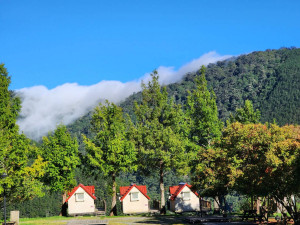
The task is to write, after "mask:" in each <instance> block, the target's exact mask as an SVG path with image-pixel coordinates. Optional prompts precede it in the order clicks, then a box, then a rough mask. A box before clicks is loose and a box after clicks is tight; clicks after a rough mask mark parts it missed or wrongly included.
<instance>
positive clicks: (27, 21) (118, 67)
mask: <svg viewBox="0 0 300 225" xmlns="http://www.w3.org/2000/svg"><path fill="white" fill-rule="evenodd" d="M0 10H1V12H0V32H1V33H0V43H1V51H0V62H2V63H5V65H6V67H7V69H8V71H9V72H10V75H11V76H12V84H11V89H20V88H23V87H32V86H36V85H44V86H45V87H47V88H49V89H52V88H55V87H56V86H58V85H62V84H64V83H68V82H71V83H72V82H76V83H78V84H80V85H92V84H95V83H98V82H100V81H101V80H119V81H121V82H128V81H131V80H134V79H138V78H140V77H142V76H143V75H144V74H145V73H147V72H149V71H152V70H153V69H155V68H158V67H159V66H173V67H174V68H175V69H178V68H180V67H181V66H182V65H184V64H186V63H188V62H190V61H192V60H193V59H196V58H198V57H200V56H201V55H203V54H205V53H207V52H210V51H216V52H218V53H219V54H220V55H239V54H243V53H249V52H252V51H259V50H266V49H278V48H280V47H283V46H285V47H290V46H296V47H300V23H299V21H300V1H298V0H290V1H289V0H284V1H283V0H282V1H279V0H264V1H263V0H251V1H247V0H235V1H234V0H227V1H221V0H219V1H217V0H198V1H193V0H192V1H182V0H181V1H179V0H172V1H169V0H165V1H156V0H151V1H143V0H136V1H130V0H129V1H121V0H119V1H115V0H110V1H102V0H85V1H83V0H78V1H77V0H72V1H69V0H63V1H62V0H51V1H50V0H42V1H41V0H26V1H24V0H13V1H12V0H0Z"/></svg>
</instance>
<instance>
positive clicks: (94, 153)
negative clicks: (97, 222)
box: [84, 102, 137, 216]
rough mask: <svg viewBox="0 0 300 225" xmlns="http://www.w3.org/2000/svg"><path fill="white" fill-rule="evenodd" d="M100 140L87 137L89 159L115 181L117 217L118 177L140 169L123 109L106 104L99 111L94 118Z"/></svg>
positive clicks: (114, 204) (114, 202)
mask: <svg viewBox="0 0 300 225" xmlns="http://www.w3.org/2000/svg"><path fill="white" fill-rule="evenodd" d="M92 125H93V129H94V131H95V132H96V136H95V137H94V138H93V139H88V138H87V137H85V136H84V143H85V146H86V151H87V157H88V160H89V163H90V165H91V166H93V167H94V168H96V169H99V170H100V171H101V172H103V173H104V175H106V176H108V177H111V178H112V204H111V211H110V216H114V215H117V209H116V202H117V195H116V194H117V191H116V177H117V176H118V175H119V173H120V172H130V171H133V170H136V169H137V165H136V150H135V146H134V142H133V141H131V140H130V139H129V138H128V133H127V127H126V121H125V119H124V117H123V112H122V108H120V107H118V106H117V105H115V104H113V103H109V102H106V105H102V104H100V105H99V106H98V107H96V108H95V112H94V114H93V117H92Z"/></svg>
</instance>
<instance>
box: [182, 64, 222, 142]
mask: <svg viewBox="0 0 300 225" xmlns="http://www.w3.org/2000/svg"><path fill="white" fill-rule="evenodd" d="M200 73H201V75H200V76H199V77H196V79H195V83H196V89H194V90H193V91H192V92H191V93H190V94H189V96H188V98H187V114H188V115H189V117H190V121H191V124H190V134H189V136H190V139H191V140H192V141H193V142H194V143H195V144H196V145H198V146H204V147H209V146H210V144H211V142H212V141H213V140H216V139H218V138H219V137H220V136H221V130H222V125H223V124H222V122H221V121H220V120H219V118H218V109H217V104H216V96H215V94H214V92H213V91H211V92H212V93H210V92H209V90H208V88H207V81H206V79H205V67H204V66H202V67H201V70H200Z"/></svg>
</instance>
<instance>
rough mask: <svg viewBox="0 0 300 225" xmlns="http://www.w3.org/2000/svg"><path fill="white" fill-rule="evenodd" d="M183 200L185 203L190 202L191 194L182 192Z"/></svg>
mask: <svg viewBox="0 0 300 225" xmlns="http://www.w3.org/2000/svg"><path fill="white" fill-rule="evenodd" d="M182 198H183V200H184V201H188V200H190V199H191V192H182Z"/></svg>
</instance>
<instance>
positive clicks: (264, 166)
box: [220, 122, 300, 221]
mask: <svg viewBox="0 0 300 225" xmlns="http://www.w3.org/2000/svg"><path fill="white" fill-rule="evenodd" d="M299 136H300V127H299V126H292V125H290V126H284V127H278V126H277V125H274V124H272V125H270V127H268V125H263V124H241V123H238V122H236V123H233V124H230V125H229V126H228V127H227V128H226V129H225V130H224V134H223V138H222V141H221V144H220V147H221V148H222V149H223V151H224V152H225V153H226V155H227V159H226V161H227V165H228V168H229V173H228V174H227V176H228V178H229V183H228V185H229V186H231V187H232V188H233V189H234V190H236V191H237V192H238V193H240V194H245V195H248V196H268V195H269V196H271V197H273V198H275V199H276V201H278V202H280V203H282V204H283V205H284V207H285V208H286V210H287V211H288V213H289V214H290V215H291V216H293V218H294V220H297V221H298V220H299V219H300V218H299V214H298V213H297V209H296V207H295V206H294V202H293V201H292V199H291V198H290V196H292V195H294V196H299V195H300V173H299V162H300V141H299ZM285 197H288V201H284V198H285Z"/></svg>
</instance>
